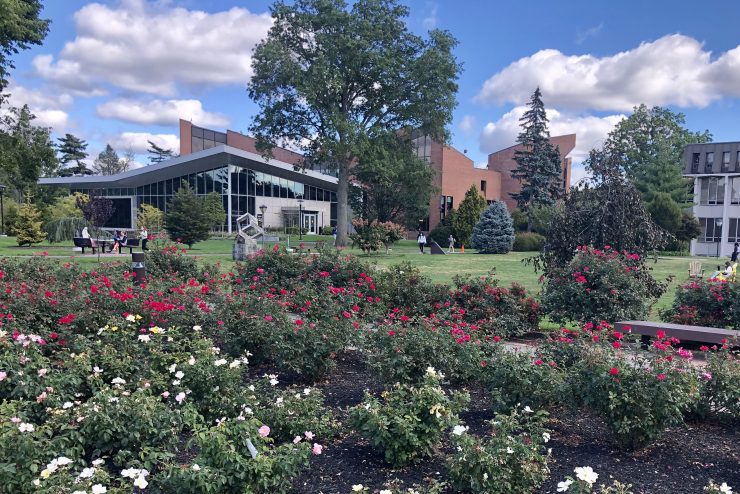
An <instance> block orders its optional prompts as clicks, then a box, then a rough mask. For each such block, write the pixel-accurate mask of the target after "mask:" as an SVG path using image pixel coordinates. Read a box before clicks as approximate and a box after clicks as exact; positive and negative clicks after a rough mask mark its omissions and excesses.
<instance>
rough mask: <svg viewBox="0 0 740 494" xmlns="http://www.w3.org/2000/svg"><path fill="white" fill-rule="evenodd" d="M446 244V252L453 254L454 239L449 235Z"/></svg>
mask: <svg viewBox="0 0 740 494" xmlns="http://www.w3.org/2000/svg"><path fill="white" fill-rule="evenodd" d="M447 243H448V244H449V247H448V248H447V252H449V253H451V254H452V253H454V252H455V237H453V236H452V234H450V236H449V238H448V239H447Z"/></svg>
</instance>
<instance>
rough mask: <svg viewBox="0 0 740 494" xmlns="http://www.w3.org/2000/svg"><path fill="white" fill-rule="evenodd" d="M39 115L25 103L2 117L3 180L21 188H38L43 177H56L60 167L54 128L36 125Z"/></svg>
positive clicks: (0, 159) (0, 170) (0, 166)
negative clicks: (34, 121) (54, 141)
mask: <svg viewBox="0 0 740 494" xmlns="http://www.w3.org/2000/svg"><path fill="white" fill-rule="evenodd" d="M35 118H36V117H35V116H34V114H33V113H31V111H30V110H29V109H28V106H26V105H24V106H23V107H22V108H10V109H9V111H8V112H7V113H6V114H5V116H3V117H2V120H0V174H1V175H2V177H1V178H0V179H1V180H2V181H3V182H4V183H5V185H7V186H9V187H13V188H15V189H17V190H19V191H23V190H26V189H31V190H33V189H35V188H36V184H37V183H38V180H39V177H40V176H42V175H45V176H54V175H56V173H57V169H58V167H59V162H58V161H57V157H56V153H55V151H54V144H53V143H52V141H51V138H50V136H49V135H50V132H51V130H50V129H49V128H47V127H38V126H36V125H34V124H33V120H34V119H35Z"/></svg>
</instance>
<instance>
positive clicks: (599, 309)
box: [542, 246, 665, 323]
mask: <svg viewBox="0 0 740 494" xmlns="http://www.w3.org/2000/svg"><path fill="white" fill-rule="evenodd" d="M664 289H665V287H664V286H663V285H661V284H658V283H657V282H656V281H655V280H654V279H653V278H652V276H650V273H649V272H648V270H647V268H646V267H645V266H644V264H643V261H642V259H641V258H640V256H639V255H638V254H630V253H628V252H616V251H614V250H612V249H610V248H609V247H608V246H607V247H605V248H604V249H596V248H592V247H578V252H577V254H576V255H575V257H573V259H572V260H571V261H570V262H569V263H568V264H567V265H565V266H564V267H562V268H553V269H552V270H551V272H549V273H547V279H546V282H545V287H544V291H543V294H542V305H543V308H544V310H545V312H546V313H547V314H548V315H549V316H550V318H551V319H552V320H554V321H556V322H565V321H577V322H581V323H585V322H594V323H595V322H598V321H601V320H607V321H623V320H639V319H643V318H644V316H646V315H647V312H648V310H649V309H650V306H651V305H652V303H653V302H654V301H655V300H657V298H658V297H659V296H660V295H661V294H662V293H663V290H664Z"/></svg>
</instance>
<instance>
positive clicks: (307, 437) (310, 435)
mask: <svg viewBox="0 0 740 494" xmlns="http://www.w3.org/2000/svg"><path fill="white" fill-rule="evenodd" d="M304 434H305V436H306V439H308V440H309V441H310V440H311V439H313V437H314V435H313V432H311V431H306V432H305V433H304Z"/></svg>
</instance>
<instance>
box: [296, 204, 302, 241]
mask: <svg viewBox="0 0 740 494" xmlns="http://www.w3.org/2000/svg"><path fill="white" fill-rule="evenodd" d="M296 197H297V198H298V240H303V194H298V195H297V196H296Z"/></svg>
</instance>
